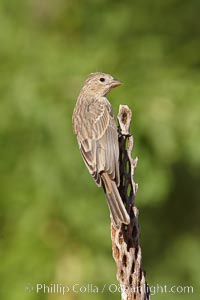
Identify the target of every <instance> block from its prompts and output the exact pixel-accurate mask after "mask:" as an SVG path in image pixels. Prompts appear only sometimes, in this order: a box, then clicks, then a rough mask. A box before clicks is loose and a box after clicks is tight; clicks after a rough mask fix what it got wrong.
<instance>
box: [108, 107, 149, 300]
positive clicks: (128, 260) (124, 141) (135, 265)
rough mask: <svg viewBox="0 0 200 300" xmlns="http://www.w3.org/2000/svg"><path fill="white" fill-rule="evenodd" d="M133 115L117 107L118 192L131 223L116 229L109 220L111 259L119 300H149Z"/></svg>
mask: <svg viewBox="0 0 200 300" xmlns="http://www.w3.org/2000/svg"><path fill="white" fill-rule="evenodd" d="M131 118H132V112H131V110H130V109H129V107H128V106H126V105H120V107H119V114H118V122H119V149H120V159H119V167H120V186H119V193H120V195H121V198H122V200H123V202H124V205H125V206H126V208H127V211H128V214H129V216H130V220H131V222H130V224H129V225H128V226H126V225H124V224H123V225H122V227H121V228H120V229H115V227H114V226H113V224H112V219H111V238H112V251H113V257H114V259H115V262H116V265H117V279H118V281H119V284H120V287H121V299H122V300H133V299H136V300H150V293H149V289H148V286H147V283H146V280H145V274H144V272H143V271H142V265H141V264H142V250H141V247H140V243H139V235H140V230H139V224H138V209H137V207H136V206H135V195H136V192H137V188H138V185H137V184H136V183H135V182H134V179H133V175H134V169H135V167H136V165H137V158H136V159H134V160H133V159H132V158H131V153H132V149H133V136H132V135H131V133H130V123H131Z"/></svg>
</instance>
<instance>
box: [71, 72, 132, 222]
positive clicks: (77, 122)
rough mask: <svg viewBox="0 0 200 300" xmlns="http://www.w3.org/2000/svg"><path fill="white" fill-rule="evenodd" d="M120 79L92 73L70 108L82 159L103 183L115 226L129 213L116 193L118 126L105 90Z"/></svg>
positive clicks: (118, 177) (116, 83) (98, 182)
mask: <svg viewBox="0 0 200 300" xmlns="http://www.w3.org/2000/svg"><path fill="white" fill-rule="evenodd" d="M120 84H121V83H120V82H119V81H118V80H116V79H114V78H113V77H112V76H111V75H108V74H105V73H101V72H98V73H92V74H90V75H89V77H88V78H87V79H86V81H85V84H84V86H83V88H82V89H81V91H80V94H79V97H78V99H77V103H76V106H75V109H74V112H73V118H72V120H73V128H74V133H75V134H76V136H77V140H78V144H79V148H80V151H81V154H82V157H83V160H84V162H85V164H86V166H87V168H88V170H89V172H90V174H91V175H92V177H93V178H94V180H95V181H96V184H97V185H98V186H102V185H103V187H104V190H105V193H106V198H107V200H108V205H109V208H110V213H111V217H112V219H113V221H114V224H115V226H116V227H119V226H120V225H121V223H125V224H128V223H129V222H130V219H129V216H128V214H127V212H126V209H125V207H124V204H123V202H122V200H121V197H120V195H119V192H118V189H117V186H119V183H120V176H119V146H118V135H117V126H116V123H115V119H114V116H113V113H112V108H111V104H110V103H109V101H108V100H107V98H106V95H107V93H108V92H109V91H110V90H111V89H112V88H113V87H115V86H118V85H120Z"/></svg>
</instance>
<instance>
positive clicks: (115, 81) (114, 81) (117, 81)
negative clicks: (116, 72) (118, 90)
mask: <svg viewBox="0 0 200 300" xmlns="http://www.w3.org/2000/svg"><path fill="white" fill-rule="evenodd" d="M121 84H122V82H121V81H119V80H118V79H115V78H113V80H112V82H111V87H116V86H119V85H121Z"/></svg>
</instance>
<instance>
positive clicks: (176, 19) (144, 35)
mask: <svg viewBox="0 0 200 300" xmlns="http://www.w3.org/2000/svg"><path fill="white" fill-rule="evenodd" d="M199 11H200V2H199V1H198V0H191V1H186V0H168V1H160V0H159V1H158V0H155V1H148V0H146V1H144V0H140V1H126V0H124V1H116V0H115V1H114V0H110V1H105V0H93V1H92V0H83V1H77V0H73V1H72V0H57V1H53V0H42V1H41V0H0V68H1V78H0V94H1V97H0V170H1V172H0V185H1V186H0V225H1V235H0V255H1V264H0V283H1V289H0V298H1V299H4V300H18V299H20V300H23V299H27V300H29V299H30V300H35V299H41V300H43V299H48V300H49V299H50V300H61V299H70V300H71V299H73V300H79V299H80V300H84V299H95V300H96V299H97V300H102V299H111V300H112V299H113V300H114V299H120V294H119V293H113V294H112V293H111V292H109V291H108V288H107V287H106V289H105V292H104V293H101V292H100V293H97V294H92V293H73V292H70V293H68V294H66V295H65V296H62V295H60V294H59V293H57V294H50V293H49V294H47V293H46V294H45V293H43V292H40V293H36V291H35V290H34V291H31V286H32V285H33V286H34V287H35V284H36V283H43V284H44V283H45V284H46V285H50V284H51V283H60V284H64V285H67V286H70V287H71V286H72V285H73V284H76V283H78V284H80V285H81V286H82V285H87V284H88V283H90V284H93V285H97V286H98V287H99V288H101V287H102V286H103V285H104V284H106V285H107V286H108V285H109V284H111V283H115V284H117V281H116V275H115V274H116V266H115V263H114V261H113V259H112V255H111V241H110V228H109V213H108V208H107V205H106V201H105V197H104V194H103V191H102V190H100V189H97V187H96V186H95V184H94V182H93V180H92V179H91V178H90V176H89V174H88V171H87V169H86V167H85V166H84V163H83V162H82V159H81V156H80V153H79V150H78V146H77V142H76V139H75V136H74V135H73V132H72V125H71V116H72V111H73V108H74V106H75V101H76V98H77V96H78V93H79V90H80V88H81V86H82V84H83V81H84V79H85V77H86V76H87V75H88V74H89V73H91V72H95V71H104V72H108V73H110V74H112V75H113V76H115V77H117V78H119V79H120V80H122V81H123V82H124V85H123V86H122V87H120V88H118V89H115V90H114V91H113V92H112V93H111V94H110V95H109V97H108V98H109V100H110V101H111V102H112V105H113V108H114V111H115V114H117V112H118V106H119V104H128V105H129V106H130V107H131V109H132V110H133V114H134V115H133V123H132V132H133V134H134V139H135V148H134V153H133V156H134V157H135V156H136V155H137V156H138V157H139V163H138V167H137V169H136V173H135V181H136V182H138V183H139V191H138V193H137V198H136V203H137V206H138V208H139V210H140V219H139V220H140V224H141V244H142V249H143V268H144V269H145V270H146V271H147V281H148V283H149V285H150V286H152V285H157V284H159V285H169V286H171V285H177V286H179V285H180V286H184V285H188V286H193V287H194V293H193V294H191V293H190V294H187V293H175V294H172V293H171V294H164V293H158V294H156V295H155V296H153V297H152V298H153V299H159V300H163V299H169V296H170V299H172V300H174V299H184V300H186V299H199V295H200V288H199V287H200V261H199V253H200V240H199V227H200V214H199V211H200V172H199V171H200V72H199V71H200V18H199Z"/></svg>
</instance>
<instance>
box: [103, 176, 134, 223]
mask: <svg viewBox="0 0 200 300" xmlns="http://www.w3.org/2000/svg"><path fill="white" fill-rule="evenodd" d="M101 178H102V180H103V184H104V189H105V193H106V198H107V202H108V206H109V209H110V214H111V217H112V220H113V222H114V225H115V227H116V228H119V227H120V226H121V224H122V223H123V224H129V223H130V217H129V215H128V213H127V211H126V208H125V206H124V204H123V202H122V199H121V197H120V194H119V192H118V189H117V185H116V183H115V181H113V180H111V179H110V177H109V176H108V174H107V173H103V174H102V175H101Z"/></svg>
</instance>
